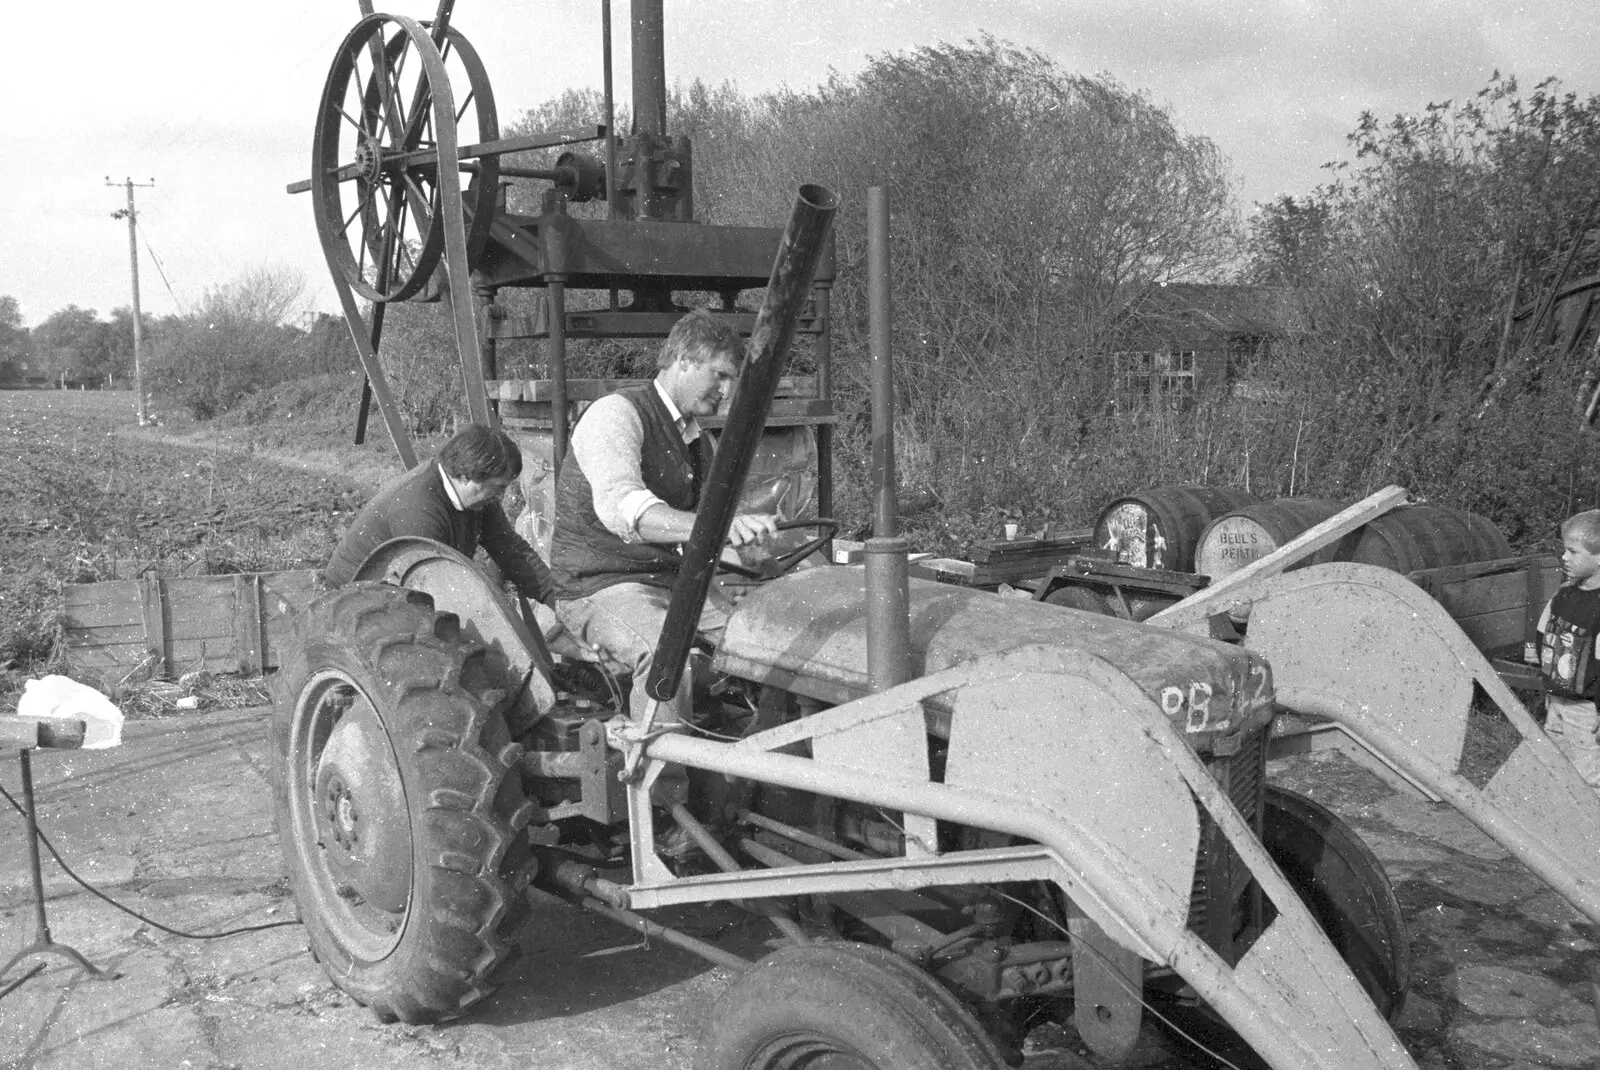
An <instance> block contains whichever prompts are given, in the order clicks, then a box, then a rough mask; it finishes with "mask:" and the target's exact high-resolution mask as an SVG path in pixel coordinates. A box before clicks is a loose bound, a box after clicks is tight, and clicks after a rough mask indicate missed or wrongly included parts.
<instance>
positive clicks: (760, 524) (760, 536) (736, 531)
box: [728, 513, 778, 546]
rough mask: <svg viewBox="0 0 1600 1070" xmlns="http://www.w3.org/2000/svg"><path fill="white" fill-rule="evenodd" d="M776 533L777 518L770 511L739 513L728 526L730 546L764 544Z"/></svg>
mask: <svg viewBox="0 0 1600 1070" xmlns="http://www.w3.org/2000/svg"><path fill="white" fill-rule="evenodd" d="M777 533H778V518H777V517H775V516H773V515H772V514H771V513H739V514H737V515H735V516H734V518H733V523H732V524H730V525H729V526H728V543H729V545H731V546H749V545H751V544H758V545H765V544H766V543H768V542H770V541H771V540H772V537H773V536H774V535H776V534H777Z"/></svg>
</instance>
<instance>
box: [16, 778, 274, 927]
mask: <svg viewBox="0 0 1600 1070" xmlns="http://www.w3.org/2000/svg"><path fill="white" fill-rule="evenodd" d="M0 795H3V796H5V800H6V802H8V803H10V804H11V806H12V809H14V810H16V811H17V813H19V814H21V815H22V816H23V817H27V815H28V812H27V811H26V810H24V809H23V808H22V804H21V803H19V802H17V800H16V799H14V798H13V797H12V795H11V793H10V792H9V791H7V790H6V789H5V786H4V785H0ZM35 825H36V827H37V822H36V823H35ZM39 842H40V843H42V844H44V845H45V849H46V850H48V851H49V852H50V857H52V858H54V859H55V860H56V865H58V866H60V867H61V869H62V872H64V873H66V875H67V876H69V877H71V878H72V879H73V880H74V881H76V882H78V884H80V885H82V886H83V888H84V890H85V891H87V892H89V893H90V894H91V895H93V896H95V897H96V898H98V899H102V900H104V901H105V902H107V903H110V904H111V905H112V906H114V907H116V908H117V909H118V910H120V911H122V912H123V913H124V914H127V915H129V916H130V917H134V918H138V919H139V920H140V921H142V922H144V923H145V924H146V925H149V926H152V927H154V928H156V929H160V930H161V931H162V932H164V933H167V934H169V935H171V936H178V937H182V938H183V939H185V940H221V939H222V938H223V937H227V936H239V935H240V934H242V933H256V932H261V931H262V930H264V929H281V928H284V927H285V926H289V925H299V924H300V919H299V918H293V919H291V920H289V921H270V922H267V923H265V924H263V925H243V926H240V927H239V928H237V929H225V930H223V931H222V932H220V933H187V932H184V931H183V930H182V929H174V928H172V927H171V926H170V925H163V924H161V922H159V921H156V920H155V919H154V918H148V917H146V916H145V915H143V914H141V913H139V912H138V911H137V910H134V909H133V908H132V907H127V906H123V905H122V904H121V903H119V902H117V901H116V900H115V899H113V898H111V897H110V896H109V895H107V894H106V893H104V892H102V891H101V890H100V889H98V888H96V887H95V886H94V885H92V884H90V883H89V882H88V881H86V880H84V879H83V878H82V877H80V876H78V875H77V874H76V873H74V872H73V871H72V867H71V866H69V865H67V863H66V861H65V860H64V859H63V858H62V857H61V852H60V851H57V850H56V847H55V844H53V843H51V842H50V840H49V838H48V837H47V836H45V834H44V831H43V830H42V829H41V830H39Z"/></svg>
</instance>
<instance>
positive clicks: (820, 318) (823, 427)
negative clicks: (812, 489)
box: [812, 282, 833, 560]
mask: <svg viewBox="0 0 1600 1070" xmlns="http://www.w3.org/2000/svg"><path fill="white" fill-rule="evenodd" d="M832 293H833V284H832V283H831V282H830V283H818V284H817V286H816V287H815V288H814V290H813V291H812V294H813V296H812V300H813V301H814V302H815V308H816V313H817V348H816V354H817V397H819V398H821V399H822V400H824V401H828V402H831V401H832V400H833V321H832V319H831V318H830V315H829V313H830V304H831V300H830V299H831V297H832ZM817 515H818V516H826V517H831V516H833V425H832V424H818V425H817ZM827 556H828V558H829V560H832V558H833V546H832V542H831V540H830V542H829V545H828V547H827Z"/></svg>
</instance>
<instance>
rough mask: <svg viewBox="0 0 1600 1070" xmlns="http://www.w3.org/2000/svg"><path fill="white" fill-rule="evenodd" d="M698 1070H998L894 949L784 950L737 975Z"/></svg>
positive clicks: (835, 946)
mask: <svg viewBox="0 0 1600 1070" xmlns="http://www.w3.org/2000/svg"><path fill="white" fill-rule="evenodd" d="M695 1065H696V1066H697V1067H699V1068H700V1070H999V1068H1000V1067H1003V1066H1004V1065H1005V1063H1004V1060H1003V1059H1002V1058H1001V1056H1000V1053H999V1051H998V1050H997V1049H996V1047H995V1046H994V1044H993V1042H992V1041H991V1040H990V1039H989V1038H988V1037H987V1036H986V1035H985V1034H984V1031H983V1027H982V1026H980V1025H979V1024H978V1021H977V1019H976V1018H974V1017H973V1016H972V1014H971V1012H970V1011H968V1010H967V1009H966V1007H965V1006H963V1005H962V1003H961V1001H960V1000H958V999H956V997H955V996H953V995H951V994H950V992H948V991H947V990H946V989H945V988H944V987H943V986H941V985H940V984H939V983H938V982H937V981H935V980H934V979H933V978H932V977H930V976H928V975H927V974H926V973H924V972H922V971H921V970H919V969H917V968H916V967H915V966H913V965H911V963H909V962H907V961H906V960H905V959H903V958H901V957H900V956H899V955H896V954H895V953H894V952H892V951H887V950H885V949H883V948H880V947H874V946H872V945H869V944H853V943H843V942H818V943H812V944H804V945H801V946H798V947H785V948H780V949H779V950H777V951H774V952H773V953H772V954H770V955H768V956H766V957H765V958H763V959H762V960H761V961H760V962H758V963H756V964H755V966H753V967H752V968H751V969H750V971H749V972H747V973H745V974H742V975H741V976H739V977H738V978H737V979H736V980H735V981H734V982H733V984H732V985H730V986H729V988H728V990H727V991H726V992H724V993H723V995H722V997H721V998H720V999H719V1000H718V1001H717V1003H716V1005H715V1006H714V1007H713V1008H712V1011H711V1018H710V1021H709V1022H708V1023H707V1026H706V1029H705V1032H704V1034H703V1036H702V1038H701V1048H700V1058H699V1059H698V1060H697V1061H696V1063H695Z"/></svg>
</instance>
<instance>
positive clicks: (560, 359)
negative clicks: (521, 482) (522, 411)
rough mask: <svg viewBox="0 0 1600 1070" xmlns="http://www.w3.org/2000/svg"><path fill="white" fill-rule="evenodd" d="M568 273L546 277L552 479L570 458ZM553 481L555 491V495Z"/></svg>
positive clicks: (552, 491)
mask: <svg viewBox="0 0 1600 1070" xmlns="http://www.w3.org/2000/svg"><path fill="white" fill-rule="evenodd" d="M566 278H567V277H566V276H565V275H547V276H545V279H546V280H547V281H546V285H545V289H546V291H547V293H546V297H547V299H548V300H549V302H550V478H551V479H552V480H553V479H555V478H557V477H558V476H560V475H561V464H562V462H563V461H565V460H566V459H567V432H568V430H569V429H568V427H567V282H566ZM553 487H554V484H552V490H551V493H552V494H554V493H555V491H554V489H553Z"/></svg>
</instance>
